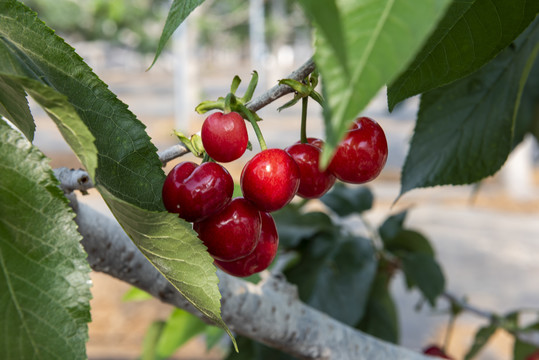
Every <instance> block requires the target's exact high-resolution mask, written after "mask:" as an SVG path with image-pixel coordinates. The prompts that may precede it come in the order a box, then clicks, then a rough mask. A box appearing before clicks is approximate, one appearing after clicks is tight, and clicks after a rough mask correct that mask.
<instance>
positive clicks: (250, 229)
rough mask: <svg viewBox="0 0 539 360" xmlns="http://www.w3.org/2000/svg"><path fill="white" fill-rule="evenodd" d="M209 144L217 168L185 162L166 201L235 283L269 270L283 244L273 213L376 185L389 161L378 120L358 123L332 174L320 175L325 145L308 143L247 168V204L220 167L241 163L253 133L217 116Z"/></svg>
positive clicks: (205, 129) (170, 178) (233, 117)
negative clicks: (344, 185) (299, 201)
mask: <svg viewBox="0 0 539 360" xmlns="http://www.w3.org/2000/svg"><path fill="white" fill-rule="evenodd" d="M201 138H202V143H203V145H204V149H205V151H206V153H207V154H208V155H209V157H211V159H213V160H214V161H216V162H204V163H202V164H201V165H197V164H195V163H193V162H182V163H179V164H178V165H176V166H175V167H174V168H173V169H172V170H171V171H170V173H169V174H168V175H167V178H166V180H165V183H164V185H163V202H164V205H165V207H166V209H167V210H168V211H169V212H173V213H178V214H179V216H180V217H181V218H183V219H185V220H186V221H190V222H193V223H194V224H193V228H194V230H195V231H196V232H197V233H198V236H199V238H200V239H201V240H202V241H203V242H204V244H205V245H206V247H207V248H208V252H209V253H210V255H212V257H213V258H214V259H215V264H216V266H218V267H219V268H221V269H222V270H223V271H225V272H227V273H229V274H231V275H234V276H240V277H244V276H249V275H252V274H254V273H257V272H260V271H262V270H264V269H266V268H267V267H268V266H269V265H270V264H271V262H272V261H273V259H274V257H275V254H276V253H277V248H278V244H279V237H278V234H277V229H276V227H275V222H274V220H273V218H272V216H271V215H270V212H273V211H276V210H279V209H281V208H282V207H284V206H285V205H286V204H288V203H289V202H290V201H291V200H292V198H293V197H294V196H295V195H296V194H297V195H299V196H301V197H303V198H308V199H312V198H319V197H321V196H322V195H324V194H325V193H326V192H327V191H328V190H329V189H330V188H331V187H332V186H333V184H334V183H335V181H336V179H339V180H341V181H345V182H349V183H354V184H360V183H365V182H367V181H370V180H372V179H374V178H375V177H376V176H378V174H379V173H380V171H381V170H382V168H383V166H384V165H385V162H386V159H387V142H386V138H385V135H384V132H383V130H382V128H381V127H380V126H379V125H378V124H377V123H376V122H375V121H374V120H372V119H370V118H367V117H361V118H358V119H357V120H356V121H355V122H354V124H353V126H352V127H351V128H350V129H349V131H348V133H347V134H346V137H345V139H344V140H343V141H342V142H341V143H340V144H339V146H338V147H337V150H336V153H335V155H334V157H333V159H332V161H331V162H330V165H329V167H328V169H327V170H324V171H321V170H320V168H319V163H318V162H319V158H320V154H321V151H322V147H323V145H324V143H323V141H322V140H320V139H316V138H308V139H307V142H305V143H301V142H298V143H295V144H293V145H291V146H289V147H287V148H286V149H284V150H282V149H265V150H262V151H261V152H259V153H258V154H256V155H255V156H254V157H253V158H252V159H251V160H249V161H248V162H247V164H246V165H245V167H244V168H243V171H242V173H241V180H240V186H241V190H242V193H243V197H238V198H234V199H232V194H233V192H234V182H233V180H232V177H231V176H230V174H229V172H228V171H227V170H226V169H225V168H224V167H223V166H222V165H220V164H218V163H217V162H219V163H227V162H231V161H234V160H236V159H238V158H239V157H241V156H242V155H243V153H244V152H245V150H246V148H247V144H248V140H249V139H248V134H247V128H246V126H245V121H244V120H243V118H242V116H241V115H240V114H238V113H237V112H228V113H226V114H225V113H222V112H215V113H213V114H211V115H210V116H208V117H207V118H206V120H205V121H204V123H203V125H202V130H201Z"/></svg>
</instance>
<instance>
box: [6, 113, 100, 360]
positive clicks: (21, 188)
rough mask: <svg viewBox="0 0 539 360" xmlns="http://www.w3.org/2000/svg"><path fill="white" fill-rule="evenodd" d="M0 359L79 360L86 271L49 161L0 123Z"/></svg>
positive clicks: (86, 314) (85, 318) (86, 311)
mask: <svg viewBox="0 0 539 360" xmlns="http://www.w3.org/2000/svg"><path fill="white" fill-rule="evenodd" d="M0 154H1V156H0V173H1V174H2V175H1V176H0V314H2V315H1V319H2V320H1V323H2V326H0V349H2V350H1V351H0V353H1V354H2V355H1V357H2V358H3V359H45V358H57V359H83V358H86V347H85V345H86V341H87V340H88V326H87V323H88V322H89V321H90V304H89V302H90V298H91V293H90V276H89V273H90V267H89V265H88V262H87V261H86V253H85V252H84V250H83V249H82V246H81V244H80V240H81V235H80V234H79V232H78V231H77V226H76V224H75V222H74V221H73V219H74V217H75V214H74V213H73V211H72V210H71V208H70V207H69V205H68V202H67V200H66V198H65V197H64V195H63V193H62V191H61V190H60V187H59V183H58V180H57V179H56V178H55V177H54V175H53V172H52V169H51V168H50V166H49V165H48V159H47V158H46V157H45V156H44V155H43V154H42V153H41V152H40V151H39V150H38V149H37V148H35V147H33V146H32V145H31V144H30V143H29V142H28V141H27V140H26V139H25V138H24V137H23V136H22V135H21V134H20V133H19V132H18V131H16V130H15V129H12V128H11V127H10V126H9V125H8V124H7V123H6V122H5V121H4V120H0Z"/></svg>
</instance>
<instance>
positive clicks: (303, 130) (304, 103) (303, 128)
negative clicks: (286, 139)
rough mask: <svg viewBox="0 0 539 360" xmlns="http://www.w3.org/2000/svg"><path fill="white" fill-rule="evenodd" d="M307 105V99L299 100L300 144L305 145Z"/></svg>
mask: <svg viewBox="0 0 539 360" xmlns="http://www.w3.org/2000/svg"><path fill="white" fill-rule="evenodd" d="M308 103H309V97H308V96H304V97H303V98H302V99H301V133H300V140H301V143H302V144H307V142H308V141H307V105H308Z"/></svg>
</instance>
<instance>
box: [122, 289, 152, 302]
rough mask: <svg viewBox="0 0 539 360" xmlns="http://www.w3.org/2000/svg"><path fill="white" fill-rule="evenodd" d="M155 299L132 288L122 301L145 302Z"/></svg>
mask: <svg viewBox="0 0 539 360" xmlns="http://www.w3.org/2000/svg"><path fill="white" fill-rule="evenodd" d="M150 299H153V296H152V295H150V294H148V293H147V292H146V291H144V290H140V289H139V288H137V287H134V286H131V287H130V288H129V290H127V291H126V293H125V294H124V296H122V301H143V300H150Z"/></svg>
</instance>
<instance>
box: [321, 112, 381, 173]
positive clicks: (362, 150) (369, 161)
mask: <svg viewBox="0 0 539 360" xmlns="http://www.w3.org/2000/svg"><path fill="white" fill-rule="evenodd" d="M386 160H387V141H386V136H385V134H384V131H383V130H382V128H381V127H380V125H378V123H377V122H376V121H374V120H372V119H371V118H368V117H361V118H358V119H356V121H355V122H354V124H353V125H352V127H351V129H350V130H349V131H348V133H347V134H346V136H345V138H344V140H343V141H342V142H341V143H340V144H339V145H338V146H337V150H336V152H335V155H334V156H333V159H332V160H331V162H330V164H329V170H330V171H331V172H332V173H333V174H335V176H336V177H337V179H339V180H342V181H345V182H348V183H352V184H362V183H365V182H368V181H371V180H373V179H374V178H376V177H377V176H378V175H379V174H380V172H381V171H382V168H383V167H384V165H385V163H386Z"/></svg>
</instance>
